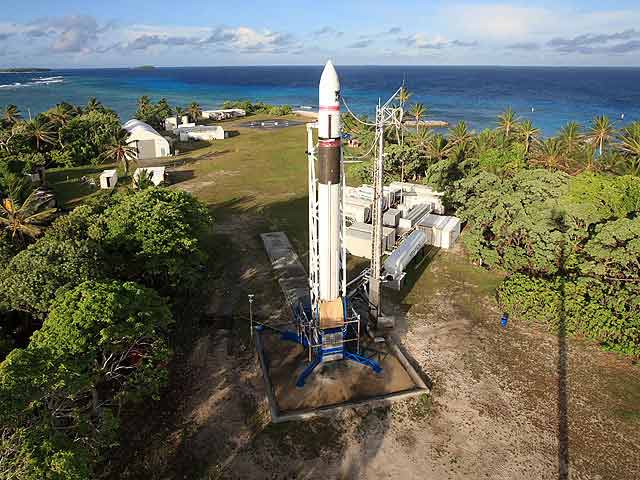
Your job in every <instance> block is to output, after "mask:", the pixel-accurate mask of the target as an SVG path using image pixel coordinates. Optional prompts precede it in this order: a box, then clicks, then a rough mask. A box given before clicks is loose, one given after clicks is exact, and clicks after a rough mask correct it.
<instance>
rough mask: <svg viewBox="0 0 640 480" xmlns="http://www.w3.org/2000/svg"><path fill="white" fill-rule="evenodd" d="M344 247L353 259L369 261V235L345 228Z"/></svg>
mask: <svg viewBox="0 0 640 480" xmlns="http://www.w3.org/2000/svg"><path fill="white" fill-rule="evenodd" d="M345 247H346V248H347V252H349V254H351V255H353V256H355V257H362V258H368V259H371V233H367V232H362V231H360V230H353V229H351V228H347V232H346V234H345Z"/></svg>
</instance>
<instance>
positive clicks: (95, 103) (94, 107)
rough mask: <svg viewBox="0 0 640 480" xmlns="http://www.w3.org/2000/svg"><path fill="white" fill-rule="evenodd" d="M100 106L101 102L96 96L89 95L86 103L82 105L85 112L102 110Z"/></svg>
mask: <svg viewBox="0 0 640 480" xmlns="http://www.w3.org/2000/svg"><path fill="white" fill-rule="evenodd" d="M102 108H103V107H102V103H101V102H100V101H99V100H98V99H97V98H96V97H91V98H90V99H89V100H88V101H87V105H86V107H84V110H85V111H86V112H96V111H100V110H102Z"/></svg>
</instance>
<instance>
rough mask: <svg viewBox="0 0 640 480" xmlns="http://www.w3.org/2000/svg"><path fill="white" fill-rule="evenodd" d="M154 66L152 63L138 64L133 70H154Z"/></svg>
mask: <svg viewBox="0 0 640 480" xmlns="http://www.w3.org/2000/svg"><path fill="white" fill-rule="evenodd" d="M155 68H156V67H155V66H154V65H140V66H139V67H134V70H154V69H155Z"/></svg>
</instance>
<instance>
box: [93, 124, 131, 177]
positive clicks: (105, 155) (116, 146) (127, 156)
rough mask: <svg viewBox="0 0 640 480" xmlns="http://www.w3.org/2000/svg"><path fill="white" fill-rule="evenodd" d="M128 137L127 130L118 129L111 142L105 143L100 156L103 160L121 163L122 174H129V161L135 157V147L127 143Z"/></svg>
mask: <svg viewBox="0 0 640 480" xmlns="http://www.w3.org/2000/svg"><path fill="white" fill-rule="evenodd" d="M128 138H129V132H128V131H126V130H125V129H124V128H121V129H120V130H118V131H117V132H116V133H114V135H113V136H112V137H111V143H110V144H109V145H107V147H106V149H105V150H104V152H102V154H101V155H100V157H101V158H102V159H104V160H107V161H108V160H112V161H114V162H116V163H121V164H122V168H123V169H124V174H125V176H127V175H128V174H129V162H130V161H131V160H133V159H134V158H136V156H137V153H138V152H137V149H136V148H135V147H132V146H131V145H129V144H128V143H127V140H128Z"/></svg>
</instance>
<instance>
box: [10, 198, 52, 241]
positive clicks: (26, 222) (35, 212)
mask: <svg viewBox="0 0 640 480" xmlns="http://www.w3.org/2000/svg"><path fill="white" fill-rule="evenodd" d="M52 199H53V195H52V194H50V193H43V192H42V191H41V190H34V191H33V192H31V194H30V195H29V196H28V197H27V198H26V200H25V201H24V202H22V205H21V206H20V207H17V206H16V203H15V202H14V201H13V200H12V199H11V198H5V199H4V201H3V202H2V204H1V205H0V225H3V226H4V228H6V229H7V230H9V231H10V232H11V238H13V239H15V237H16V236H18V237H19V240H20V241H24V237H25V236H27V237H31V238H36V237H38V236H40V235H41V234H42V227H43V226H44V225H45V224H46V223H47V222H49V221H50V220H51V219H52V218H53V215H54V214H55V212H56V209H55V208H47V207H46V205H47V204H48V203H49V202H50V201H51V200H52Z"/></svg>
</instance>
